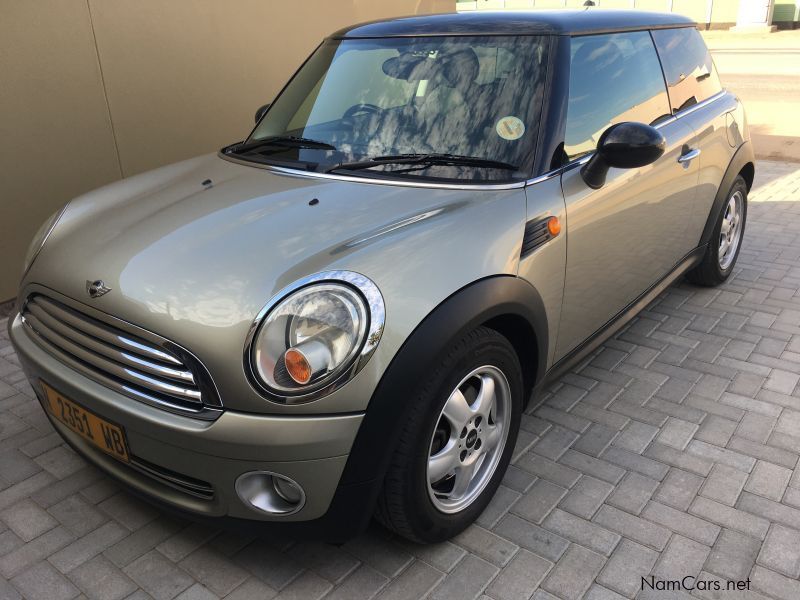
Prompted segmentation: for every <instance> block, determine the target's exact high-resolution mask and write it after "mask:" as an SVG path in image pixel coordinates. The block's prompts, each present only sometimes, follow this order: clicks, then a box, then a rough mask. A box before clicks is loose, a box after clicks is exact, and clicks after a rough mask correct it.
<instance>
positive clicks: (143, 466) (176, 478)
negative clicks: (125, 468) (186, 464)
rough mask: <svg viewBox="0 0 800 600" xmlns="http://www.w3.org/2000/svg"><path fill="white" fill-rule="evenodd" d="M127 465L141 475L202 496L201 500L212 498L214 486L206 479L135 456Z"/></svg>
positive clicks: (190, 493)
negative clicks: (190, 475)
mask: <svg viewBox="0 0 800 600" xmlns="http://www.w3.org/2000/svg"><path fill="white" fill-rule="evenodd" d="M129 466H131V467H132V468H134V469H136V470H137V471H139V472H140V473H142V474H143V475H147V476H148V477H150V478H151V479H155V480H156V481H158V482H160V483H162V484H164V485H167V486H169V487H171V488H174V489H176V490H178V491H180V492H183V493H185V494H189V495H191V496H195V497H197V498H202V499H203V500H213V498H214V488H213V487H212V486H211V484H210V483H208V482H206V481H202V480H200V479H195V478H193V477H189V476H188V475H183V474H181V473H176V472H175V471H171V470H169V469H167V468H165V467H161V466H159V465H155V464H153V463H151V462H148V461H146V460H144V459H143V458H139V457H137V456H132V457H131V462H130V463H129Z"/></svg>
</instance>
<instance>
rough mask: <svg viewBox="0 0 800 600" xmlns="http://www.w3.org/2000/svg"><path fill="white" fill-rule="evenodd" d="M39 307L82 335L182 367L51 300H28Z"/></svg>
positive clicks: (162, 352)
mask: <svg viewBox="0 0 800 600" xmlns="http://www.w3.org/2000/svg"><path fill="white" fill-rule="evenodd" d="M32 305H35V306H39V307H41V308H43V309H44V310H45V311H46V312H47V313H48V314H50V315H51V316H53V317H55V318H56V319H58V320H59V321H63V322H64V323H67V324H69V325H70V326H72V327H74V328H75V329H79V330H81V331H83V332H84V333H86V334H88V335H91V336H92V337H96V338H97V339H100V340H103V341H104V342H107V343H109V344H111V345H113V346H123V347H126V348H128V349H129V350H131V351H133V352H136V353H138V354H141V355H142V356H145V357H149V358H152V359H155V360H159V361H161V362H165V363H171V364H173V365H182V364H183V363H182V362H181V361H180V360H178V359H177V358H175V357H174V356H172V355H170V354H168V353H166V352H164V351H162V350H159V349H158V348H154V347H152V346H150V345H147V344H143V343H142V342H139V341H137V340H134V339H132V338H131V337H128V336H126V335H124V334H123V333H121V332H119V331H117V330H115V329H113V328H111V327H109V326H107V325H105V324H103V323H100V322H99V321H96V320H95V319H92V318H91V317H86V316H85V315H82V314H81V313H78V312H77V311H73V310H72V309H69V308H67V307H65V306H62V305H59V304H56V303H55V302H53V301H52V300H48V299H47V298H45V297H44V296H41V295H37V296H34V297H33V298H31V299H30V300H28V303H27V306H32Z"/></svg>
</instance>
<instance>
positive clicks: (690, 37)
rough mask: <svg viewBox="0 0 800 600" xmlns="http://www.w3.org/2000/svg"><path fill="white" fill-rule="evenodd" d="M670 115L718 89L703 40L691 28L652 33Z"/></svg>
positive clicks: (718, 85) (705, 97)
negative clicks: (665, 84)
mask: <svg viewBox="0 0 800 600" xmlns="http://www.w3.org/2000/svg"><path fill="white" fill-rule="evenodd" d="M653 39H654V40H655V43H656V48H657V50H658V55H659V57H660V58H661V64H662V65H663V67H664V76H665V77H666V79H667V86H668V88H669V98H670V102H671V104H672V112H673V114H674V113H676V112H678V111H681V110H683V109H684V108H688V107H690V106H692V105H694V104H697V103H698V102H702V101H703V100H707V99H708V98H710V97H711V96H713V95H714V94H716V93H717V92H719V91H721V90H722V85H721V84H720V81H719V76H718V75H717V70H716V69H715V68H714V61H713V60H711V53H710V52H709V51H708V48H707V47H706V44H705V42H704V41H703V37H702V36H701V35H700V32H699V31H697V29H695V28H694V27H684V28H681V29H659V30H655V31H653Z"/></svg>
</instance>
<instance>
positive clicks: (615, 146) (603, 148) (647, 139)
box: [581, 122, 667, 190]
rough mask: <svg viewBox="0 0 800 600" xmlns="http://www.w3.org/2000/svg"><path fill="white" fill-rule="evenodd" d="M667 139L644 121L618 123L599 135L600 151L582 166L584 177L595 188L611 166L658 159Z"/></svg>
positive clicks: (630, 166)
mask: <svg viewBox="0 0 800 600" xmlns="http://www.w3.org/2000/svg"><path fill="white" fill-rule="evenodd" d="M666 147H667V141H666V140H665V139H664V136H663V135H661V132H660V131H659V130H658V129H656V128H655V127H651V126H650V125H645V124H644V123H632V122H627V123H617V124H616V125H612V126H611V127H609V128H608V129H606V130H605V131H604V132H603V135H601V136H600V141H598V142H597V151H596V152H595V153H594V155H593V156H592V158H590V159H589V162H587V163H586V164H585V165H583V167H581V176H582V177H583V180H584V181H585V182H586V185H588V186H589V187H590V188H592V189H595V190H596V189H599V188H601V187H603V185H604V184H605V182H606V175H607V174H608V170H609V169H610V168H611V167H615V168H617V169H634V168H637V167H644V166H645V165H649V164H652V163H654V162H655V161H657V160H658V159H659V158H661V155H662V154H664V150H665V149H666Z"/></svg>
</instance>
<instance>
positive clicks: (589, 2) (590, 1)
mask: <svg viewBox="0 0 800 600" xmlns="http://www.w3.org/2000/svg"><path fill="white" fill-rule="evenodd" d="M583 5H584V6H594V2H593V0H586V2H584V3H583Z"/></svg>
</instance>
